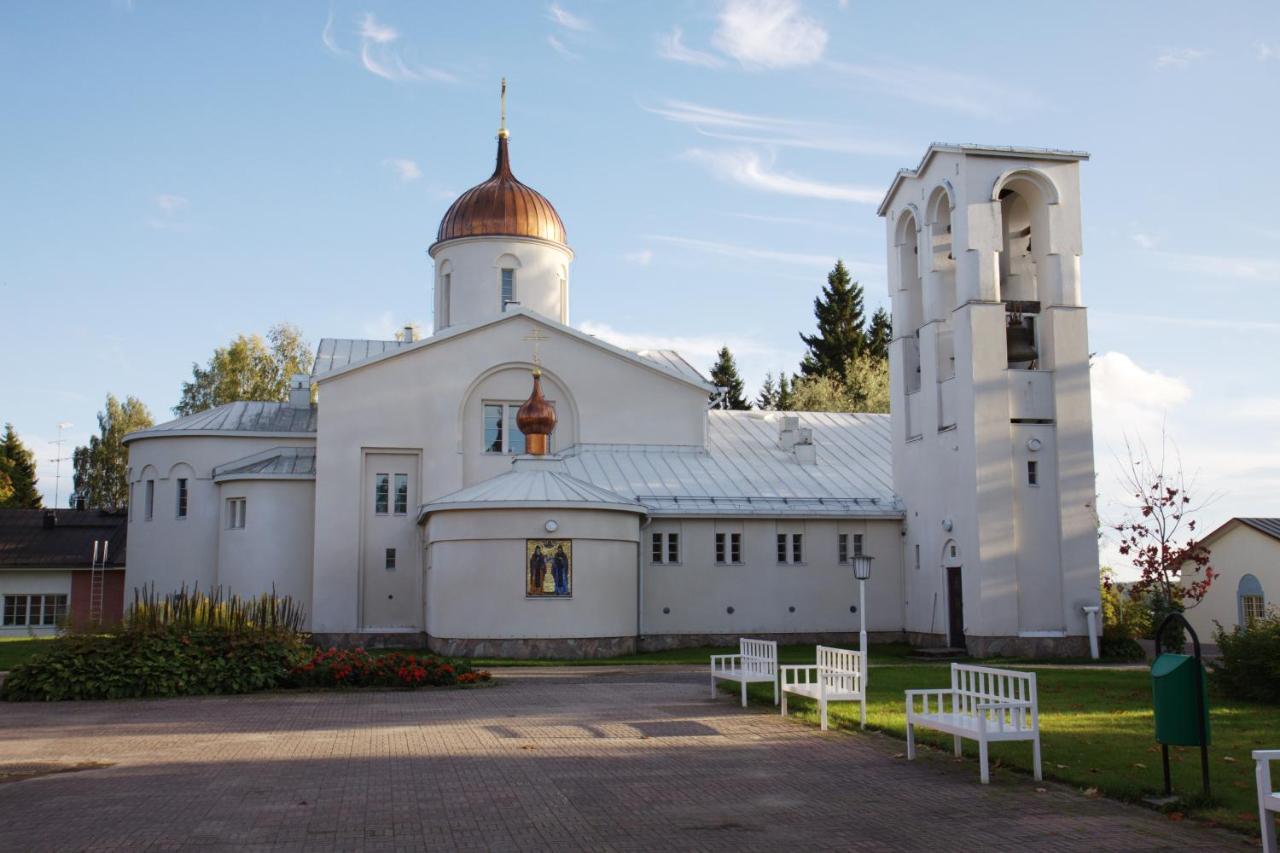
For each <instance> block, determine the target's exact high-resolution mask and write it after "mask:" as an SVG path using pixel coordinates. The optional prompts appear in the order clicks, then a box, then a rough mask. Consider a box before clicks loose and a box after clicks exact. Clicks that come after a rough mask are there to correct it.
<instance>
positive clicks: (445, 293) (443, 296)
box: [440, 273, 453, 329]
mask: <svg viewBox="0 0 1280 853" xmlns="http://www.w3.org/2000/svg"><path fill="white" fill-rule="evenodd" d="M452 287H453V273H444V274H443V275H441V276H440V328H442V329H443V328H445V327H446V326H448V325H449V301H450V298H451V297H452V296H453V294H452V293H450V290H451V289H452Z"/></svg>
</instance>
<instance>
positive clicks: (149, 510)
mask: <svg viewBox="0 0 1280 853" xmlns="http://www.w3.org/2000/svg"><path fill="white" fill-rule="evenodd" d="M155 509H156V481H155V480H147V491H146V517H147V521H150V520H151V517H152V516H153V515H154V514H155Z"/></svg>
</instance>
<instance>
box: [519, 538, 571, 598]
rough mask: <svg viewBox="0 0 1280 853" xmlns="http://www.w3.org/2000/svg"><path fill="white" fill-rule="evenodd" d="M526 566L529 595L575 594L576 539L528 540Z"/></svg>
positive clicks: (525, 589)
mask: <svg viewBox="0 0 1280 853" xmlns="http://www.w3.org/2000/svg"><path fill="white" fill-rule="evenodd" d="M524 570H525V578H524V594H525V596H526V597H528V598H568V597H570V596H571V595H573V540H571V539H528V540H526V541H525V558H524Z"/></svg>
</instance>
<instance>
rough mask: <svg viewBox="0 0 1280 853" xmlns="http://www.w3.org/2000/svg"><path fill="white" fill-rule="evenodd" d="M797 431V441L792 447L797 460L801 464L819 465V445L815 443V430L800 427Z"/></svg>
mask: <svg viewBox="0 0 1280 853" xmlns="http://www.w3.org/2000/svg"><path fill="white" fill-rule="evenodd" d="M796 433H797V434H796V443H795V446H794V447H792V451H793V452H794V453H795V455H796V461H797V462H799V463H800V464H801V465H817V464H818V447H817V445H815V444H814V443H813V430H811V429H808V428H806V429H798V430H796Z"/></svg>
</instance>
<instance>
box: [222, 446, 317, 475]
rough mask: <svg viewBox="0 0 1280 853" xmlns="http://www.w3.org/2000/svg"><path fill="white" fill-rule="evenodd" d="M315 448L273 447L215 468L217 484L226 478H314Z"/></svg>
mask: <svg viewBox="0 0 1280 853" xmlns="http://www.w3.org/2000/svg"><path fill="white" fill-rule="evenodd" d="M315 478H316V449H315V448H314V447H272V448H270V449H268V450H264V451H262V452H261V453H255V454H253V455H252V456H246V457H244V458H243V459H236V460H234V461H232V462H227V463H225V464H223V465H218V466H216V467H215V468H214V469H213V481H214V482H215V483H222V482H226V481H227V480H314V479H315Z"/></svg>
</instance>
